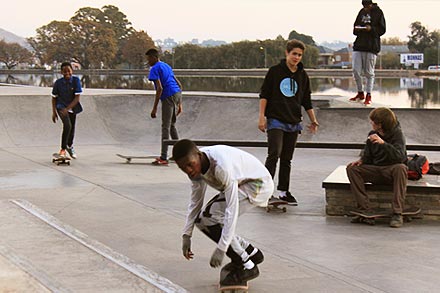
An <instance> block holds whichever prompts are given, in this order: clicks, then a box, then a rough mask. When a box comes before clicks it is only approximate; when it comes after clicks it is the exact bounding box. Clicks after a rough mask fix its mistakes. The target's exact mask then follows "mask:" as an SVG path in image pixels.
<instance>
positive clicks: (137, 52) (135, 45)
mask: <svg viewBox="0 0 440 293" xmlns="http://www.w3.org/2000/svg"><path fill="white" fill-rule="evenodd" d="M152 47H154V42H153V40H152V39H151V37H150V36H149V35H148V34H147V33H146V32H144V31H140V32H134V33H132V34H131V35H130V36H129V37H128V39H127V40H126V42H125V44H124V46H123V47H122V50H121V52H122V57H123V60H124V61H126V62H127V63H128V64H130V68H139V69H141V68H143V67H144V62H145V52H146V51H147V50H148V49H149V48H152Z"/></svg>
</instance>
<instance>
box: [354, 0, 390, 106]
mask: <svg viewBox="0 0 440 293" xmlns="http://www.w3.org/2000/svg"><path fill="white" fill-rule="evenodd" d="M362 6H364V8H362V9H361V11H359V13H358V15H357V17H356V20H355V22H354V27H353V34H354V35H356V40H355V41H354V44H353V55H352V60H353V76H354V79H355V81H356V86H357V91H358V93H357V95H356V96H354V97H353V98H351V99H350V102H362V101H364V100H365V101H364V105H365V106H369V105H371V92H372V91H373V86H374V67H375V66H376V59H377V54H379V52H380V37H381V36H382V35H383V34H385V31H386V25H385V17H384V15H383V12H382V10H381V9H380V8H379V6H378V5H377V4H376V3H373V1H372V0H362ZM362 77H365V79H366V85H365V91H366V92H367V95H366V96H365V95H364V87H363V80H362Z"/></svg>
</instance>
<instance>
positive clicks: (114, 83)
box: [0, 74, 440, 108]
mask: <svg viewBox="0 0 440 293" xmlns="http://www.w3.org/2000/svg"><path fill="white" fill-rule="evenodd" d="M78 76H79V77H80V78H81V81H82V83H83V86H84V87H85V88H107V89H112V88H113V89H145V90H153V89H154V86H153V84H152V83H151V82H149V81H148V79H147V77H146V75H84V76H82V75H78ZM59 77H61V76H60V75H59V74H16V75H5V74H0V83H9V84H23V85H33V86H43V87H51V86H52V85H53V82H54V81H55V80H56V79H57V78H59ZM179 80H180V81H181V82H182V84H183V88H184V90H185V91H209V92H239V93H258V92H259V90H260V87H261V84H262V82H263V77H216V76H209V77H208V76H181V77H179ZM311 86H312V93H313V94H314V95H337V96H343V97H347V98H350V97H352V96H354V95H355V93H356V85H355V83H354V80H353V79H352V78H351V77H337V78H319V77H312V78H311ZM439 88H440V80H439V78H438V77H437V78H376V82H375V89H374V91H373V93H372V96H373V100H375V101H378V102H379V101H380V103H382V104H385V105H389V106H391V107H395V108H440V90H439Z"/></svg>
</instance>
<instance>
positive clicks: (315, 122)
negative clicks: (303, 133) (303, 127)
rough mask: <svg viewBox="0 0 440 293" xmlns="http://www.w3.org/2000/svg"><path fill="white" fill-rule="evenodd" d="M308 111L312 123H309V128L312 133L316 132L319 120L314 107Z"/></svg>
mask: <svg viewBox="0 0 440 293" xmlns="http://www.w3.org/2000/svg"><path fill="white" fill-rule="evenodd" d="M306 112H307V115H308V116H309V120H310V124H309V126H308V128H309V130H310V131H311V132H312V133H316V132H317V131H318V127H319V123H318V120H317V119H316V116H315V111H313V108H312V109H309V110H307V111H306Z"/></svg>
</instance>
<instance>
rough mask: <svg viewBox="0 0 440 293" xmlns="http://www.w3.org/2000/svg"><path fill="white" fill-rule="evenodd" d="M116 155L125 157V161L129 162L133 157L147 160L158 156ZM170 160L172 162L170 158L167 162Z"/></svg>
mask: <svg viewBox="0 0 440 293" xmlns="http://www.w3.org/2000/svg"><path fill="white" fill-rule="evenodd" d="M116 155H117V156H118V157H120V158H123V159H125V160H126V163H131V160H133V159H135V160H149V159H156V158H157V157H159V156H126V155H121V154H116ZM171 162H174V161H173V159H172V158H170V159H169V160H168V163H171ZM152 164H153V163H152ZM153 165H154V164H153ZM165 166H166V165H165Z"/></svg>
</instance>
